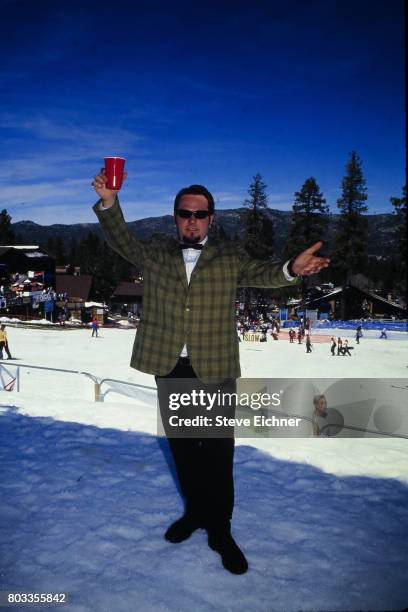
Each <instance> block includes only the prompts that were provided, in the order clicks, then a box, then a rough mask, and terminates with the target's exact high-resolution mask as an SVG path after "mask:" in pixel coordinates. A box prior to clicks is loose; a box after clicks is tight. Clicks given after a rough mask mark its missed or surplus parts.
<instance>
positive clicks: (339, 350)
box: [337, 338, 343, 355]
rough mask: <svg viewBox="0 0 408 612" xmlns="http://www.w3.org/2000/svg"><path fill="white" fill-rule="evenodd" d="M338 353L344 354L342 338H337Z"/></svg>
mask: <svg viewBox="0 0 408 612" xmlns="http://www.w3.org/2000/svg"><path fill="white" fill-rule="evenodd" d="M337 355H343V342H342V339H341V338H337Z"/></svg>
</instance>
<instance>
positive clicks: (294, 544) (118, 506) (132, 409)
mask: <svg viewBox="0 0 408 612" xmlns="http://www.w3.org/2000/svg"><path fill="white" fill-rule="evenodd" d="M7 332H8V337H9V343H10V349H11V352H12V354H13V356H16V357H18V358H19V360H18V361H15V362H12V361H10V362H7V361H6V362H4V366H5V368H6V369H7V370H8V371H10V372H12V371H14V370H13V368H14V369H15V366H16V365H17V364H19V365H20V366H21V392H20V393H16V392H13V393H6V392H3V393H2V396H1V406H0V423H1V428H0V457H1V459H0V465H1V468H2V478H1V481H0V495H1V500H2V502H1V504H0V591H14V590H18V591H20V592H21V591H32V592H54V593H55V592H62V591H66V592H68V593H69V594H70V600H69V604H68V605H67V606H65V608H64V609H67V610H69V611H71V610H72V611H75V612H82V611H83V612H85V611H86V612H88V611H98V612H99V611H106V612H108V611H109V612H111V611H112V612H121V611H126V612H128V611H133V610H143V611H152V612H153V611H154V612H156V611H157V612H159V611H160V612H165V611H171V612H173V611H176V610H177V611H179V610H180V611H184V610H194V611H198V612H200V611H209V610H217V611H219V610H220V611H230V610H234V611H241V610H242V611H244V610H245V611H247V610H251V611H252V610H253V611H262V612H266V611H268V612H272V611H275V610H276V611H282V610H286V611H290V610H398V609H402V608H404V607H406V605H407V601H408V585H407V581H406V576H405V567H406V560H407V552H408V551H407V536H408V503H407V502H408V453H407V441H406V440H404V439H392V438H389V439H380V438H367V439H358V438H350V439H346V438H344V439H330V438H326V439H307V438H304V439H303V438H300V439H285V438H273V439H271V438H265V439H262V438H257V439H239V440H237V448H236V455H235V482H236V505H235V510H234V520H233V533H234V535H235V537H236V539H237V541H238V543H239V544H240V546H241V547H242V549H243V550H244V552H245V554H246V556H247V558H248V561H249V564H250V569H249V571H248V573H247V574H245V575H243V576H233V575H231V574H229V573H228V572H226V571H225V570H224V569H223V568H222V566H221V563H220V558H219V555H217V554H216V553H215V552H213V551H212V550H210V549H209V548H208V546H207V544H206V536H205V532H204V531H202V530H199V531H197V532H196V533H194V534H193V536H192V537H191V538H190V539H189V540H188V541H186V542H184V543H183V544H179V545H171V544H168V543H167V542H166V541H165V540H164V539H163V533H164V531H165V529H166V528H167V526H168V525H169V523H170V522H171V521H172V520H174V519H175V518H177V517H178V516H179V515H180V514H181V513H182V502H181V498H180V496H179V494H178V492H177V486H176V483H175V479H174V470H173V468H172V467H171V466H172V464H171V458H170V455H169V450H168V445H167V441H166V440H164V439H163V438H159V437H158V436H157V435H156V433H157V428H156V427H157V426H156V411H155V392H154V390H153V388H154V378H153V377H152V376H149V375H147V374H143V373H140V372H137V371H135V370H133V369H132V368H130V367H129V360H130V353H131V349H132V344H133V340H134V334H135V332H134V330H129V329H104V328H102V329H100V335H99V337H98V338H91V332H90V330H88V329H74V330H67V329H65V330H64V329H61V330H59V329H41V330H40V329H36V328H32V329H27V328H26V329H22V328H12V327H8V328H7ZM341 335H342V336H343V337H344V336H345V334H344V332H343V333H342V334H341ZM282 336H283V335H282ZM322 340H324V338H322ZM313 348H314V350H313V353H312V354H310V355H306V352H305V351H306V349H305V346H304V345H302V346H299V345H297V344H293V345H290V344H289V342H288V341H287V340H279V341H277V342H274V341H268V342H267V343H264V344H258V343H241V345H240V351H241V364H242V370H243V375H244V376H246V377H270V376H274V377H276V378H279V377H288V376H291V377H295V376H298V377H304V378H307V377H319V378H321V377H328V378H342V379H344V378H357V379H358V378H373V379H375V378H386V377H390V378H393V379H400V380H401V391H400V393H401V396H402V397H405V395H404V394H405V393H406V390H405V391H404V387H405V386H406V384H407V383H406V375H407V363H408V361H407V350H406V342H401V341H398V340H385V341H380V340H378V339H375V338H363V339H362V340H361V344H360V345H359V346H355V350H354V351H353V356H352V358H349V357H337V356H336V357H331V355H330V351H329V344H328V343H327V342H324V341H321V342H315V343H314V347H313ZM23 364H29V365H35V366H45V367H49V368H56V369H57V368H61V369H65V370H72V371H73V372H87V373H89V374H91V375H94V376H96V377H97V378H98V379H99V380H100V379H102V378H110V379H118V380H123V381H128V382H131V383H136V384H140V385H144V386H147V387H151V388H152V389H151V390H149V389H143V390H141V392H140V395H139V396H138V397H139V399H136V398H132V397H126V396H122V395H119V394H117V393H114V392H110V393H108V394H107V395H106V397H105V401H104V402H103V403H101V402H95V401H94V384H93V380H92V379H91V378H90V377H89V376H87V375H84V374H75V373H72V372H65V373H62V372H57V371H44V370H36V369H34V368H29V367H28V366H27V365H23ZM115 384H117V383H112V386H113V387H115ZM119 386H120V385H119ZM169 465H170V467H171V470H169ZM56 607H57V606H56ZM15 609H23V606H21V608H18V607H15ZM24 609H26V608H25V607H24ZM30 609H32V610H40V609H44V607H43V608H41V607H37V606H35V605H31V606H30ZM50 609H53V608H52V607H51V608H50Z"/></svg>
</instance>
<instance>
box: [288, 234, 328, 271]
mask: <svg viewBox="0 0 408 612" xmlns="http://www.w3.org/2000/svg"><path fill="white" fill-rule="evenodd" d="M322 244H323V242H316V243H315V244H313V245H312V246H311V247H309V248H308V249H306V251H303V253H300V255H298V256H297V257H296V259H294V260H293V263H292V270H293V272H294V274H296V275H299V276H307V275H309V274H317V273H318V272H320V270H322V269H323V268H327V267H328V265H329V264H330V259H329V258H328V257H316V255H315V253H316V251H318V250H319V249H320V248H321V247H322Z"/></svg>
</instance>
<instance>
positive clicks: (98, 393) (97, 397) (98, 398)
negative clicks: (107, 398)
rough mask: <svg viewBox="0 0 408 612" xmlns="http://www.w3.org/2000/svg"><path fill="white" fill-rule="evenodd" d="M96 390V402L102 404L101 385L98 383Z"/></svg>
mask: <svg viewBox="0 0 408 612" xmlns="http://www.w3.org/2000/svg"><path fill="white" fill-rule="evenodd" d="M94 390H95V402H100V401H102V400H101V385H100V383H98V382H96V383H94Z"/></svg>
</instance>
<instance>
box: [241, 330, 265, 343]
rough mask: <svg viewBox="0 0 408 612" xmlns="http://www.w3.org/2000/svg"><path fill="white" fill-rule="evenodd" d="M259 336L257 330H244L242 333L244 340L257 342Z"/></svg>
mask: <svg viewBox="0 0 408 612" xmlns="http://www.w3.org/2000/svg"><path fill="white" fill-rule="evenodd" d="M260 337H261V334H259V333H257V332H245V334H244V340H245V341H246V342H259V339H260Z"/></svg>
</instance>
